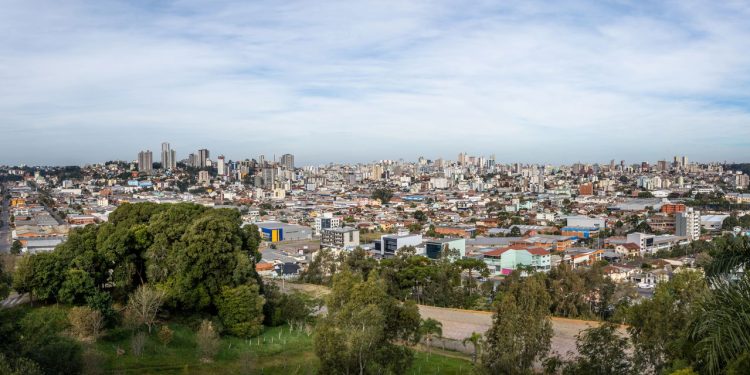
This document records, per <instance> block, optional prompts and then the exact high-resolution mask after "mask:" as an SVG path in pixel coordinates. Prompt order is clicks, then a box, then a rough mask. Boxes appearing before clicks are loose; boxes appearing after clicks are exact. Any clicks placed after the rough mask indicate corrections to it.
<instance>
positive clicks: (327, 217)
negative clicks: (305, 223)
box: [313, 212, 342, 236]
mask: <svg viewBox="0 0 750 375" xmlns="http://www.w3.org/2000/svg"><path fill="white" fill-rule="evenodd" d="M341 221H342V220H341V218H340V217H338V216H334V215H333V213H330V212H325V213H323V214H322V215H321V216H318V217H316V218H315V227H313V229H315V233H314V234H315V235H316V236H319V235H320V234H321V233H322V231H323V230H324V229H328V228H341Z"/></svg>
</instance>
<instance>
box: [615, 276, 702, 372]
mask: <svg viewBox="0 0 750 375" xmlns="http://www.w3.org/2000/svg"><path fill="white" fill-rule="evenodd" d="M706 290H707V285H706V281H705V279H704V278H703V276H702V275H701V274H700V273H699V272H696V271H685V272H680V273H676V274H675V275H674V277H673V278H672V280H669V281H666V282H662V283H660V284H658V285H657V286H656V290H655V291H654V296H653V297H652V298H650V299H645V300H642V301H641V302H640V303H638V304H635V305H633V306H632V307H631V308H630V309H629V311H628V313H627V315H626V318H625V322H626V323H627V324H628V325H629V327H628V332H629V333H630V338H631V341H632V343H633V348H634V351H633V352H634V358H635V362H636V365H637V366H639V368H640V369H654V370H655V371H656V372H657V373H658V372H661V371H662V370H664V369H665V368H667V367H668V366H670V365H671V364H672V363H674V362H675V361H678V360H686V359H689V357H690V353H691V346H692V340H691V339H690V338H689V336H688V334H689V330H688V328H689V325H690V322H691V321H692V320H693V319H694V313H695V304H696V303H697V301H698V300H699V298H700V297H701V296H702V295H703V294H704V293H705V292H706Z"/></svg>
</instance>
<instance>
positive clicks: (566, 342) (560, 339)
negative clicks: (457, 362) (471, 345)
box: [419, 305, 599, 356]
mask: <svg viewBox="0 0 750 375" xmlns="http://www.w3.org/2000/svg"><path fill="white" fill-rule="evenodd" d="M419 314H420V315H421V316H422V319H426V318H432V319H435V320H437V321H439V322H440V323H442V324H443V336H444V337H445V338H447V339H451V340H457V341H462V340H463V339H465V338H466V337H469V336H471V333H472V332H478V333H485V332H486V331H487V330H488V329H489V328H490V326H492V313H491V312H488V311H475V310H460V309H448V308H443V307H434V306H424V305H419ZM598 324H599V323H598V322H595V321H586V320H575V319H564V318H552V329H553V330H554V331H555V334H554V336H553V337H552V351H556V352H558V353H560V355H563V356H565V355H566V354H567V353H568V352H576V335H577V334H579V333H580V332H581V331H583V330H585V329H587V328H591V327H595V326H597V325H598ZM456 349H459V350H460V348H456ZM462 351H463V350H462Z"/></svg>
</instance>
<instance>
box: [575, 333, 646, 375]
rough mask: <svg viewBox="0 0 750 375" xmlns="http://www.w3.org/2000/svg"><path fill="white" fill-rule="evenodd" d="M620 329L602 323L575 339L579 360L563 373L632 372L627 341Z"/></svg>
mask: <svg viewBox="0 0 750 375" xmlns="http://www.w3.org/2000/svg"><path fill="white" fill-rule="evenodd" d="M617 328H618V327H617V325H615V324H612V323H606V322H605V323H603V324H601V325H600V326H598V327H594V328H589V329H587V330H585V331H583V332H582V333H580V334H579V335H577V336H576V348H577V349H578V356H577V357H576V358H575V360H574V361H572V362H571V363H569V364H567V365H566V366H565V368H564V370H563V374H566V375H568V374H569V375H588V374H590V375H620V374H629V373H632V372H633V365H632V358H631V357H630V355H628V350H629V347H630V344H629V343H628V339H627V338H626V337H623V336H622V335H620V334H619V333H618V332H617Z"/></svg>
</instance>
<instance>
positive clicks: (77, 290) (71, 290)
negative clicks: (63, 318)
mask: <svg viewBox="0 0 750 375" xmlns="http://www.w3.org/2000/svg"><path fill="white" fill-rule="evenodd" d="M96 292H97V290H96V287H95V286H94V279H92V278H91V276H89V275H88V274H87V273H86V272H84V271H82V270H78V269H69V270H68V272H67V273H66V274H65V281H63V283H62V286H61V287H60V292H59V301H60V302H62V303H66V304H70V305H80V304H83V303H85V302H86V299H87V298H89V297H91V296H93V295H94V294H96Z"/></svg>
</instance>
